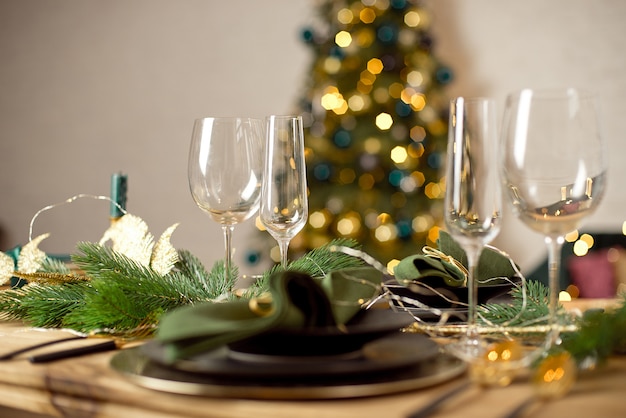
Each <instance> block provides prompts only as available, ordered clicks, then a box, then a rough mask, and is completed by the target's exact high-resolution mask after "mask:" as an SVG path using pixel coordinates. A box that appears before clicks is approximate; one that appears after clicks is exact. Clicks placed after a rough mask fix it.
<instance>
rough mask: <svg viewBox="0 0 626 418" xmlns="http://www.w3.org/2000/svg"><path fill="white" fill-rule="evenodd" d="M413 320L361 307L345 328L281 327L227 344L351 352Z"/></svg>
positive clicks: (259, 349) (256, 350)
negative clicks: (283, 328)
mask: <svg viewBox="0 0 626 418" xmlns="http://www.w3.org/2000/svg"><path fill="white" fill-rule="evenodd" d="M413 321H414V319H413V318H412V317H411V316H410V315H406V314H403V313H398V312H394V311H392V310H390V309H369V310H362V311H361V312H359V313H358V314H357V315H356V316H355V317H354V318H352V319H351V320H350V322H348V323H347V324H346V325H345V327H323V328H308V329H294V330H281V331H276V332H269V333H264V334H260V335H257V336H254V337H251V338H248V339H245V340H241V341H238V342H236V343H232V344H229V347H230V349H231V350H233V351H237V352H241V353H251V354H266V355H274V356H301V357H302V356H327V355H338V354H345V353H351V352H353V351H356V350H359V349H360V348H361V347H362V346H363V345H364V344H365V343H367V342H369V341H373V340H375V339H377V338H380V337H382V336H384V335H387V334H389V333H393V332H396V331H398V330H400V329H402V328H404V327H406V326H408V325H410V324H411V323H412V322H413Z"/></svg>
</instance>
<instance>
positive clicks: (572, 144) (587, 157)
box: [502, 88, 607, 342]
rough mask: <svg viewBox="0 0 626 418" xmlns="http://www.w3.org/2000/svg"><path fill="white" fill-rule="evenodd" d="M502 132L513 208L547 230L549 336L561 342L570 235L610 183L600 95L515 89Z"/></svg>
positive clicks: (535, 227) (570, 90)
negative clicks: (563, 269)
mask: <svg viewBox="0 0 626 418" xmlns="http://www.w3.org/2000/svg"><path fill="white" fill-rule="evenodd" d="M502 135H503V143H504V145H503V148H502V151H503V179H504V182H505V187H506V190H507V195H508V198H509V200H510V202H511V203H512V206H513V212H514V213H515V214H516V215H517V217H518V218H519V219H521V220H522V222H523V223H524V224H525V225H526V226H528V227H529V228H531V229H532V230H534V231H536V232H539V233H541V234H543V235H544V237H545V238H544V239H545V242H546V244H547V247H548V263H549V273H548V275H549V288H550V298H549V312H550V319H549V324H550V326H551V330H552V332H551V333H550V334H551V336H552V339H551V341H549V342H554V340H555V338H556V337H557V336H558V329H557V316H556V313H557V306H558V294H559V290H560V289H559V271H560V265H561V247H562V245H563V242H564V239H565V238H564V237H565V235H566V234H567V233H569V232H572V231H574V230H576V229H578V228H579V227H580V225H581V222H582V221H583V219H584V218H585V217H587V216H589V215H590V214H591V213H592V212H593V211H594V210H595V209H596V207H597V206H598V203H599V202H600V199H601V198H602V195H603V193H604V189H605V181H606V170H607V164H606V154H605V149H604V143H603V139H602V136H601V134H600V129H599V123H598V110H597V108H596V103H595V98H594V97H593V95H592V94H590V93H588V92H585V91H581V90H576V89H573V88H568V89H560V90H530V89H526V90H522V91H520V92H517V93H514V94H511V95H509V97H508V98H507V102H506V108H505V113H504V124H503V130H502Z"/></svg>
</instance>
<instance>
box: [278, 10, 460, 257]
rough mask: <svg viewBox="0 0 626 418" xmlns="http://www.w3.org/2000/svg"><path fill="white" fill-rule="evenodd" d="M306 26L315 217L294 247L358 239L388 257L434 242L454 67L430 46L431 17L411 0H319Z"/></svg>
mask: <svg viewBox="0 0 626 418" xmlns="http://www.w3.org/2000/svg"><path fill="white" fill-rule="evenodd" d="M316 7H317V10H318V16H317V17H316V20H315V22H314V23H313V24H312V25H311V26H310V27H307V28H305V29H304V30H303V32H302V36H303V39H304V41H305V42H306V43H307V44H308V45H309V46H310V48H311V49H312V50H313V52H314V57H313V62H312V66H311V70H310V80H309V83H308V85H307V86H306V88H305V93H304V95H303V97H302V98H301V101H300V103H299V105H300V109H299V111H300V113H301V114H302V115H303V117H304V118H305V124H306V125H307V129H306V131H305V146H306V148H307V150H306V153H307V157H306V163H307V171H308V183H309V189H310V195H309V223H308V224H307V226H306V227H305V229H304V230H303V231H302V232H301V233H300V234H299V235H298V236H296V237H295V238H294V239H293V240H292V242H291V247H290V250H291V251H294V252H304V251H307V250H309V249H312V248H316V247H319V246H320V245H322V244H324V243H327V242H328V241H330V240H331V239H333V238H336V237H347V238H354V239H356V240H357V241H358V242H359V243H360V244H361V245H362V247H363V249H364V250H365V251H366V252H367V253H369V254H370V255H372V256H374V257H375V258H377V259H378V260H379V261H381V262H383V263H386V262H388V261H389V260H391V259H394V258H396V259H399V258H402V257H404V256H406V255H409V254H415V253H417V252H419V251H420V250H421V248H422V246H423V245H424V244H429V245H433V244H434V243H433V240H434V239H436V237H437V234H438V230H439V229H438V225H440V223H441V219H442V213H441V208H442V199H443V195H444V188H445V185H444V184H443V178H442V176H443V173H442V163H443V161H444V160H445V158H444V153H445V149H446V143H447V138H446V134H447V110H448V99H447V98H446V97H444V94H443V91H442V88H443V85H445V84H446V83H448V82H449V81H450V80H451V78H452V74H451V71H450V70H449V69H448V68H446V67H445V66H443V65H441V64H440V63H439V62H438V61H437V60H436V59H435V57H434V56H433V55H432V49H433V39H432V38H431V35H430V34H429V24H430V19H429V15H428V13H427V11H426V10H425V9H424V8H422V7H421V5H420V4H419V2H417V1H411V0H343V1H333V0H321V1H318V2H317V3H316Z"/></svg>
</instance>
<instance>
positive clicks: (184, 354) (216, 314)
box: [156, 267, 382, 363]
mask: <svg viewBox="0 0 626 418" xmlns="http://www.w3.org/2000/svg"><path fill="white" fill-rule="evenodd" d="M381 281H382V273H380V272H379V271H378V270H376V269H374V268H371V267H357V268H350V269H342V270H336V271H333V272H331V273H329V274H328V275H326V276H325V277H323V278H312V277H311V276H309V275H307V274H304V273H300V272H296V271H281V272H277V273H275V274H273V275H272V276H271V277H270V283H269V295H270V297H269V298H264V297H259V298H257V299H253V300H250V301H249V300H247V299H239V300H235V301H230V302H223V303H209V302H207V303H201V304H196V305H190V306H185V307H182V308H178V309H175V310H173V311H171V312H169V313H167V314H166V315H164V316H163V318H162V319H161V321H160V324H159V328H158V330H157V333H156V340H157V341H160V342H161V343H163V345H164V346H165V357H166V358H165V360H166V361H167V362H170V363H173V362H175V361H176V360H178V359H183V358H189V357H191V356H194V355H197V354H200V353H203V352H206V351H209V350H212V349H214V348H217V347H220V346H222V345H224V344H228V343H232V342H236V341H240V340H243V339H245V338H249V337H252V336H255V335H259V334H261V333H265V332H269V331H277V330H281V329H305V328H313V327H325V326H337V325H341V324H345V323H346V322H348V321H349V320H350V319H351V318H352V317H353V316H354V315H355V314H356V313H357V312H359V310H360V309H361V305H362V304H363V302H365V301H367V300H369V299H371V298H372V297H374V296H375V295H376V294H377V293H378V292H379V289H380V283H381Z"/></svg>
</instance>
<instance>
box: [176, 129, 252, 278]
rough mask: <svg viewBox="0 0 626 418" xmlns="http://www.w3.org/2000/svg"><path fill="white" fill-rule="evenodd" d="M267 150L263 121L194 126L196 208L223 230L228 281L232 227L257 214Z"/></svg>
mask: <svg viewBox="0 0 626 418" xmlns="http://www.w3.org/2000/svg"><path fill="white" fill-rule="evenodd" d="M263 147H264V142H263V121H262V120H259V119H250V118H236V117H233V118H203V119H197V120H196V121H195V123H194V126H193V133H192V137H191V146H190V149H189V164H188V176H189V188H190V190H191V195H192V196H193V199H194V201H195V202H196V204H197V205H198V207H199V208H200V209H202V210H203V211H204V212H206V213H208V214H209V215H210V216H211V219H213V220H214V221H215V222H219V223H220V224H221V225H222V230H223V231H224V245H225V247H226V256H225V261H224V268H225V274H226V278H227V279H228V280H229V281H230V280H231V279H233V277H232V273H231V269H232V243H231V238H232V233H233V230H234V226H235V225H236V224H238V223H241V222H243V221H245V220H247V219H249V218H250V217H251V216H253V215H254V214H255V213H256V212H257V210H258V209H259V202H260V197H261V178H262V175H263Z"/></svg>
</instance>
